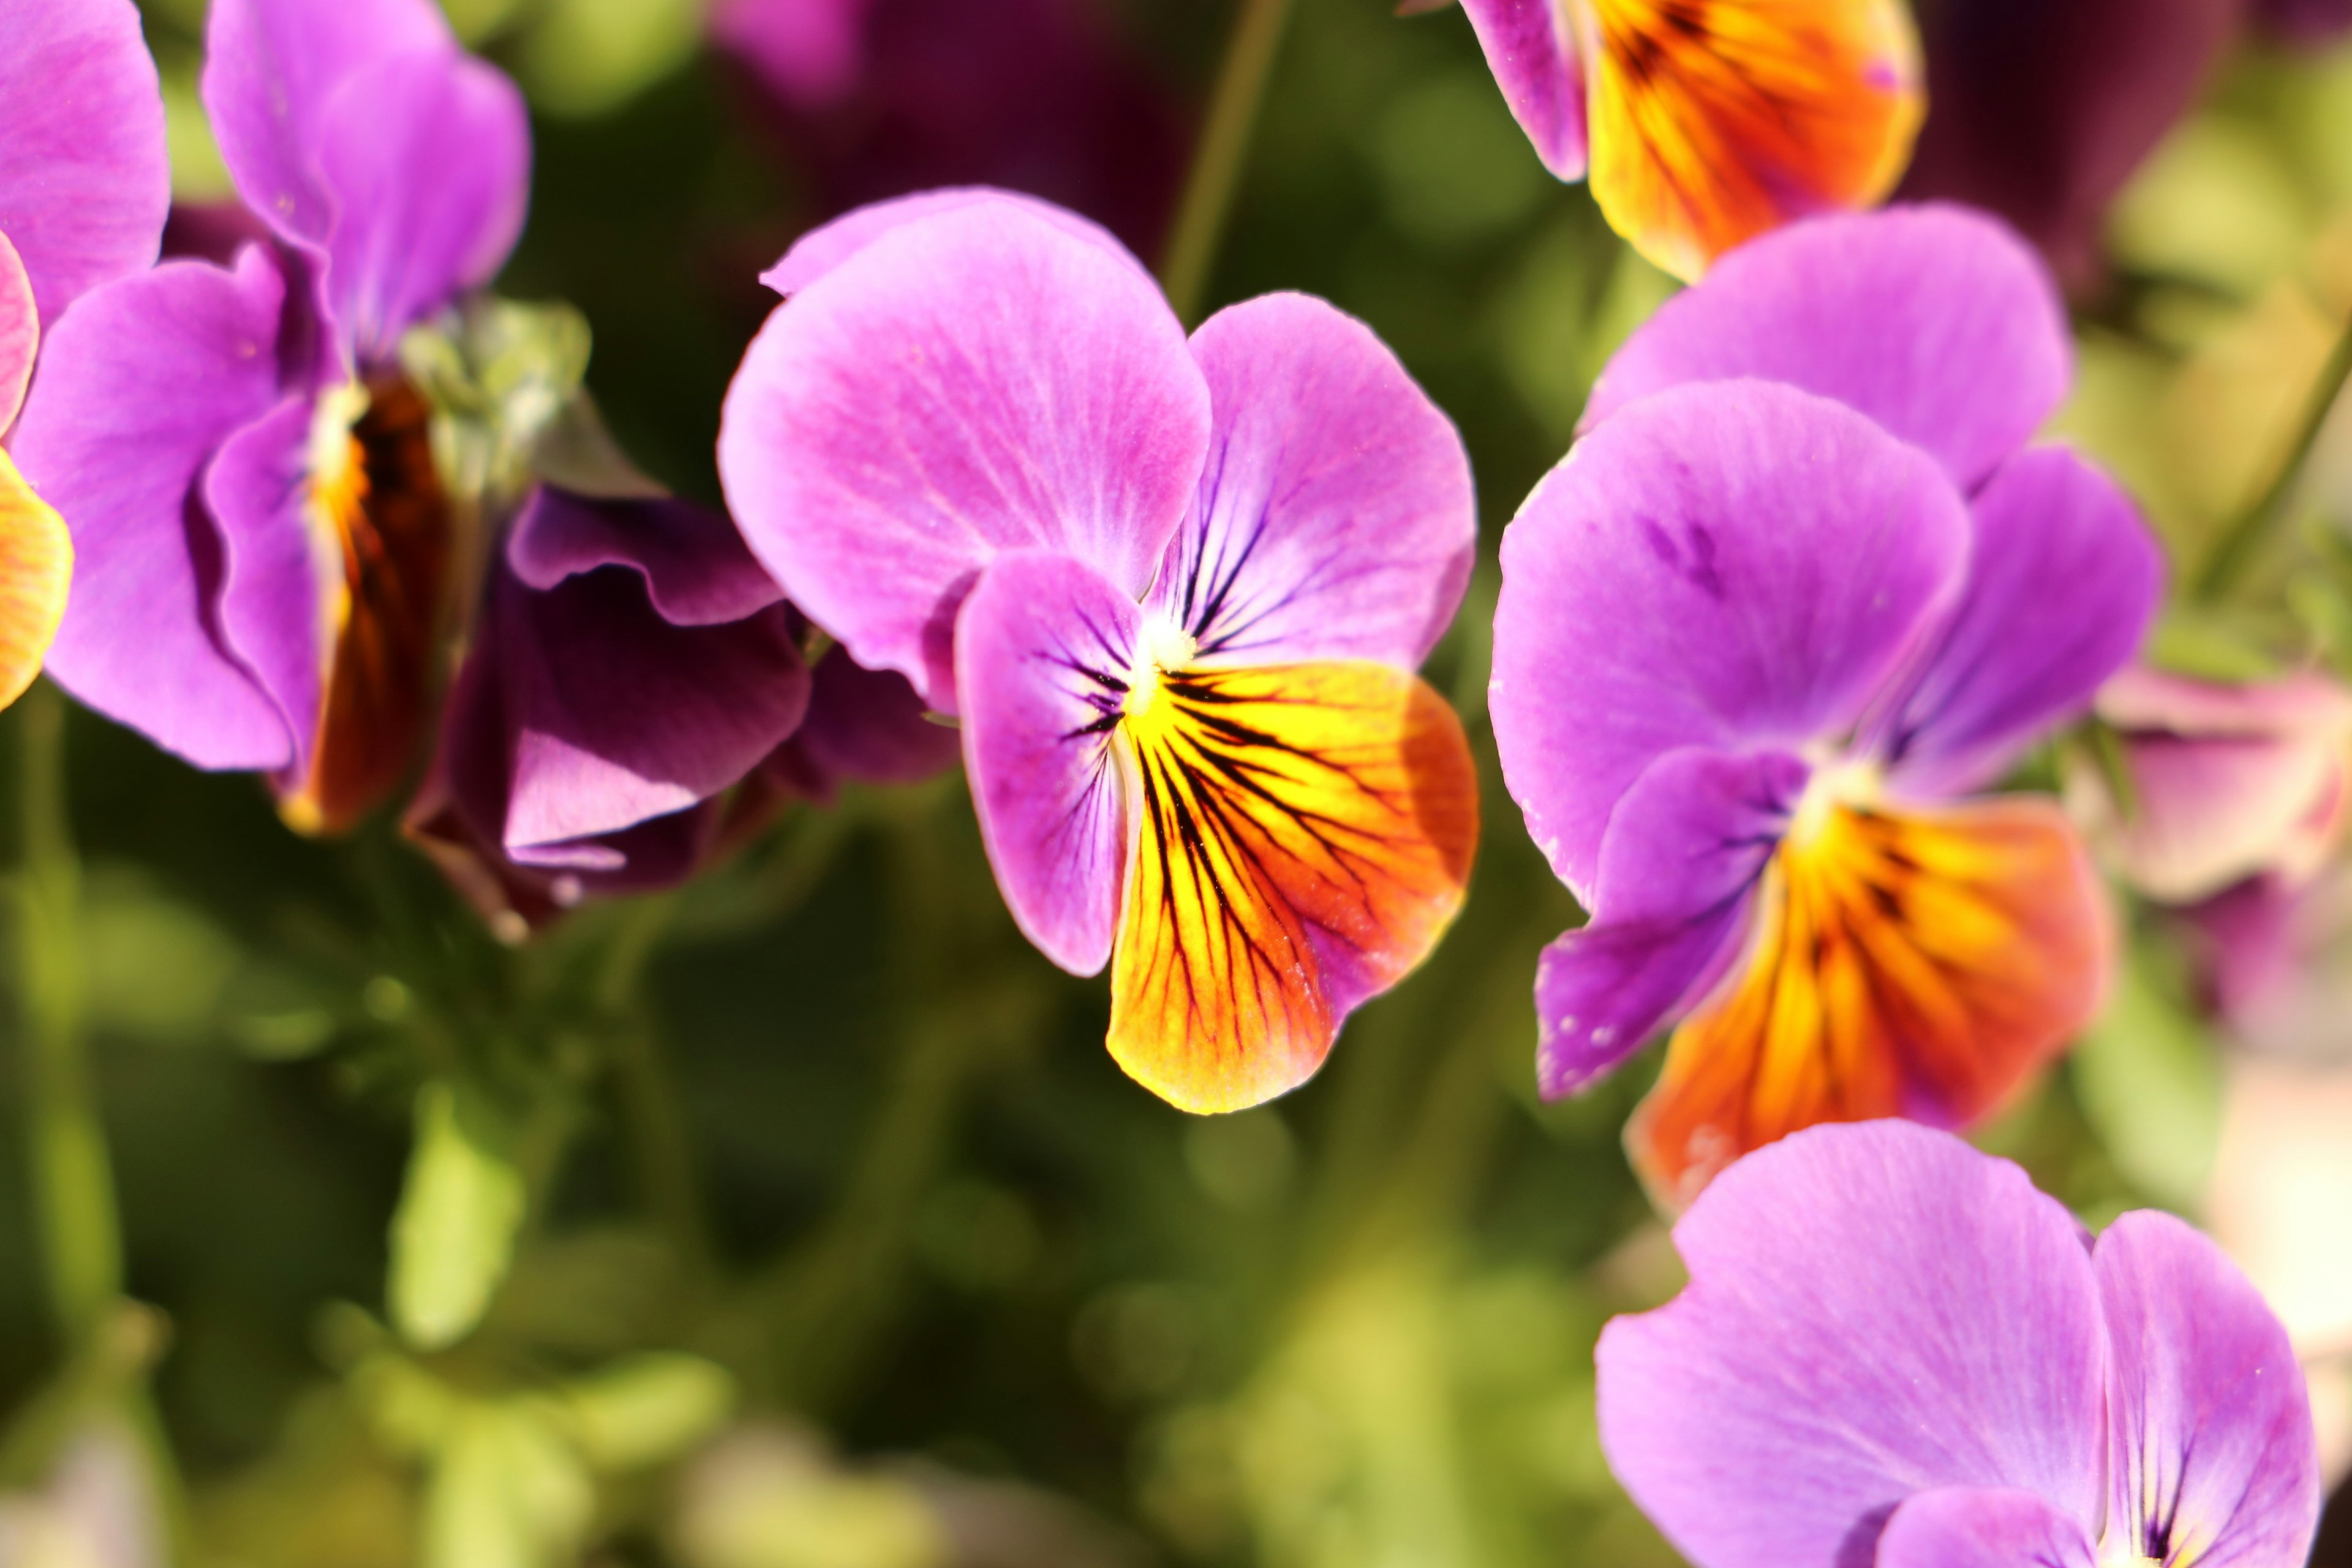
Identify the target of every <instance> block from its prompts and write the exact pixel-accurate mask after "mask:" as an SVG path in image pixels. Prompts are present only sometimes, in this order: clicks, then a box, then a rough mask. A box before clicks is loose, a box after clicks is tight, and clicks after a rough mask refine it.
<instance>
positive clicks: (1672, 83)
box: [1462, 0, 1922, 279]
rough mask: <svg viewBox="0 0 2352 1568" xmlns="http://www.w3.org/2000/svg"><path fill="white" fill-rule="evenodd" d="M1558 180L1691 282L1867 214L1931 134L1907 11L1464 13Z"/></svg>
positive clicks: (1662, 5)
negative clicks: (1586, 193)
mask: <svg viewBox="0 0 2352 1568" xmlns="http://www.w3.org/2000/svg"><path fill="white" fill-rule="evenodd" d="M1462 8H1463V10H1464V11H1465V12H1466V13H1467V14H1468V16H1469V18H1470V25H1471V26H1472V27H1474V28H1475V29H1476V31H1477V34H1478V43H1479V46H1480V47H1482V48H1484V49H1485V50H1486V63H1487V65H1488V66H1489V67H1490V68H1492V69H1493V71H1494V73H1495V80H1496V83H1497V85H1499V86H1500V87H1501V88H1502V89H1503V97H1504V99H1505V100H1506V101H1507V102H1508V103H1509V104H1510V106H1511V113H1512V114H1513V115H1514V116H1516V117H1517V120H1518V122H1519V125H1520V128H1521V129H1522V130H1524V131H1526V132H1527V133H1528V140H1529V141H1531V142H1534V143H1535V148H1536V152H1537V153H1538V156H1540V157H1541V158H1542V159H1543V162H1544V166H1545V167H1546V168H1548V169H1549V170H1550V171H1551V172H1552V173H1553V174H1557V175H1559V177H1560V178H1561V179H1563V180H1580V179H1583V178H1585V177H1586V176H1587V174H1590V176H1591V182H1592V198H1593V200H1594V201H1595V202H1597V203H1599V204H1600V206H1601V214H1602V216H1605V217H1607V218H1608V220H1609V225H1610V226H1611V227H1612V228H1614V229H1615V230H1616V231H1617V232H1618V233H1620V234H1622V235H1623V236H1624V237H1626V238H1627V239H1629V240H1631V241H1632V242H1633V248H1634V249H1636V250H1638V251H1640V252H1641V253H1642V254H1643V256H1646V257H1648V258H1650V259H1651V260H1652V261H1654V262H1655V263H1656V264H1657V265H1658V266H1660V267H1663V268H1665V269H1666V270H1667V271H1669V272H1672V273H1674V274H1675V276H1676V277H1679V278H1683V279H1693V278H1696V277H1697V276H1698V275H1699V274H1700V273H1702V272H1704V271H1705V270H1706V268H1707V265H1708V264H1709V263H1710V262H1711V261H1713V260H1714V259H1715V258H1716V257H1717V256H1719V255H1721V254H1722V253H1723V252H1725V251H1727V250H1729V249H1730V248H1731V247H1734V246H1736V245H1739V244H1741V243H1743V242H1745V241H1747V240H1749V239H1753V238H1755V237H1757V236H1758V235H1760V234H1764V233H1767V232H1769V231H1770V230H1771V229H1773V228H1776V227H1778V226H1780V225H1781V224H1784V223H1787V222H1789V221H1790V219H1792V218H1799V217H1804V216H1810V215H1811V214H1814V213H1819V212H1826V211H1832V210H1835V209H1838V208H1842V207H1860V206H1868V205H1872V204H1873V203H1874V202H1877V201H1878V200H1880V199H1881V198H1882V197H1884V196H1885V195H1886V193H1887V191H1888V190H1889V189H1891V188H1892V187H1893V185H1894V184H1895V178H1896V177H1897V176H1898V175H1900V174H1902V172H1903V165H1904V163H1905V161H1906V159H1907V158H1908V156H1909V154H1910V152H1911V139H1912V136H1913V135H1914V133H1916V132H1917V130H1918V128H1919V116H1920V112H1921V108H1922V105H1921V102H1920V96H1919V44H1918V39H1917V37H1916V36H1915V34H1914V32H1913V29H1912V25H1911V18H1910V15H1909V13H1908V10H1907V8H1906V6H1905V5H1903V4H1902V3H1901V0H1776V3H1775V4H1772V5H1754V4H1745V5H1741V4H1728V3H1727V0H1462Z"/></svg>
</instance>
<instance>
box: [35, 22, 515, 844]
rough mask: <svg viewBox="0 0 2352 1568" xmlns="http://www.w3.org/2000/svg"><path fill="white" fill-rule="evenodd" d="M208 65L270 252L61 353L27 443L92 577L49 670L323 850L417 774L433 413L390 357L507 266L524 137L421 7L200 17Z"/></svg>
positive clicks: (433, 620)
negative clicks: (308, 833)
mask: <svg viewBox="0 0 2352 1568" xmlns="http://www.w3.org/2000/svg"><path fill="white" fill-rule="evenodd" d="M206 45H207V58H206V63H205V75H204V80H203V93H204V99H205V106H206V108H207V110H209V111H210V113H211V116H212V120H213V125H214V130H215V133H216V134H217V136H218V138H219V141H220V145H221V152H222V155H223V157H224V158H225V159H226V163H227V164H228V168H229V173H230V174H231V175H232V176H233V177H234V179H235V181H236V188H237V192H238V195H240V196H241V197H242V198H243V199H244V201H245V203H246V205H247V206H248V207H250V208H251V209H252V211H253V213H254V214H255V216H257V217H259V218H260V219H261V220H262V221H264V222H265V223H267V224H268V226H269V227H270V228H271V230H272V231H273V232H274V234H275V236H276V237H277V240H278V247H277V248H275V249H272V248H269V247H261V246H254V247H247V249H245V250H244V251H243V252H241V253H240V254H239V255H238V257H237V258H236V262H235V264H234V265H233V266H232V267H228V268H220V267H215V266H211V265H208V264H205V263H200V262H193V261H184V262H171V263H167V264H165V265H163V266H161V267H158V268H155V269H154V270H153V271H152V272H147V273H142V274H141V275H139V276H136V277H132V278H128V279H122V280H121V281H118V282H116V283H113V284H111V285H109V286H108V287H106V288H104V289H99V290H98V291H96V292H94V293H92V294H90V295H89V296H88V297H87V298H86V299H85V300H83V301H82V302H81V304H80V305H79V307H77V308H76V310H74V311H72V312H71V313H70V314H69V315H68V317H67V318H66V319H65V320H63V321H60V322H59V323H58V329H57V331H56V332H55V333H54V334H53V336H52V339H51V342H50V344H49V350H48V353H47V355H46V356H45V361H44V366H43V373H42V384H41V393H40V395H39V396H38V397H37V398H36V399H35V400H34V402H33V405H31V407H29V408H28V409H27V411H26V418H25V421H24V423H23V425H22V426H21V428H20V429H19V432H18V436H17V441H16V451H17V455H18V458H19V460H20V461H21V462H22V464H23V465H24V468H25V470H26V474H27V476H28V477H30V478H31V479H33V481H34V483H35V484H36V485H37V487H39V488H40V489H42V490H43V491H44V493H46V494H47V495H49V496H50V497H51V498H52V499H53V500H54V501H55V503H56V505H57V506H58V510H60V511H61V512H63V513H64V514H65V516H66V517H67V519H68V522H69V523H70V525H71V526H72V529H73V534H74V543H75V547H76V550H77V552H78V554H79V568H78V574H77V578H76V583H75V591H74V596H73V601H72V604H71V605H70V607H69V608H68V612H67V616H66V619H65V625H64V626H63V628H62V629H61V631H60V632H59V634H58V642H57V646H56V648H55V650H54V652H53V654H52V656H51V666H52V668H53V669H54V670H55V672H56V674H57V677H58V680H59V681H60V682H61V683H63V684H64V685H65V686H66V688H67V689H68V690H70V691H72V692H73V693H74V694H75V695H76V696H77V697H79V698H80V699H81V700H84V701H85V702H87V703H89V705H90V706H91V707H94V708H96V709H98V710H100V711H101V712H104V713H107V714H109V715H110V716H112V717H114V718H116V719H119V720H121V721H123V722H125V723H128V724H130V725H131V726H133V727H134V728H137V729H139V730H142V731H145V732H146V733H147V734H148V735H149V736H151V737H152V738H153V739H154V740H155V741H156V742H158V743H160V744H162V745H163V746H165V747H167V748H168V749H170V750H172V751H173V752H178V753H180V754H181V755H183V756H184V757H186V758H187V759H188V760H189V761H191V762H194V763H197V764H198V765H199V766H203V767H208V768H239V769H244V768H252V769H262V770H267V771H268V773H269V774H270V777H271V782H272V784H273V785H274V787H275V788H276V789H277V791H278V795H279V797H280V801H281V804H282V807H283V810H284V812H285V815H286V816H287V817H288V819H289V821H291V822H293V823H295V824H296V825H298V826H303V827H306V828H322V829H333V828H338V827H341V826H346V825H348V824H349V823H351V822H352V820H354V819H355V818H356V817H357V816H359V815H360V814H362V812H364V811H365V810H366V809H367V808H368V807H369V806H370V805H373V804H374V803H375V802H376V801H378V800H380V799H381V798H382V797H383V795H384V794H385V793H386V792H387V791H388V790H389V789H391V788H392V786H393V785H394V784H395V783H396V782H397V781H398V779H399V778H400V776H401V775H402V773H404V770H405V769H406V767H407V766H408V763H409V761H410V759H411V756H412V755H413V752H414V751H415V743H416V741H417V739H418V737H419V735H420V734H421V731H422V726H423V725H424V723H425V717H426V714H425V701H426V695H427V691H428V689H429V685H430V678H431V670H430V654H431V649H432V647H433V644H434V641H435V637H436V631H437V628H438V626H439V625H440V619H441V616H442V615H443V612H444V609H445V603H444V601H445V598H446V595H447V592H448V583H447V578H448V576H449V566H450V559H451V551H452V540H451V509H450V504H449V500H448V498H447V497H446V495H445V494H444V492H443V489H442V487H441V483H440V481H439V479H438V478H437V477H436V472H435V468H434V462H433V455H432V450H431V447H430V443H429V441H428V437H427V429H428V415H429V410H428V409H427V407H426V405H425V402H424V399H423V398H422V397H421V396H420V395H418V394H417V392H416V391H415V389H414V388H413V387H412V386H410V385H409V384H407V382H406V381H405V380H404V378H403V376H402V375H401V373H400V368H399V364H398V362H397V360H396V358H395V353H394V351H395V349H396V347H397V345H398V343H399V341H400V338H401V335H402V333H403V332H404V331H406V330H407V329H408V328H409V327H410V326H412V325H414V324H415V323H416V322H418V321H423V320H425V318H427V317H429V316H431V315H433V314H434V313H435V312H436V311H438V310H441V309H442V307H444V306H445V305H446V304H447V303H448V302H449V301H450V300H452V299H454V298H455V297H456V296H457V295H458V294H460V293H462V292H463V291H465V290H467V289H472V288H474V287H476V286H478V285H479V284H482V283H484V282H487V281H488V279H489V278H490V277H491V275H492V274H494V273H495V272H496V271H497V270H498V268H499V265H500V263H501V262H502V261H503V260H504V259H505V257H506V254H507V252H508V250H509V248H510V247H511V246H512V245H513V242H514V239H515V237H516V234H517V232H518V231H519V229H520V226H521V223H522V216H523V205H524V199H525V195H526V185H527V180H528V174H529V163H530V137H529V126H528V123H527V121H526V118H525V114H524V110H523V106H522V101H521V99H520V96H519V95H518V94H517V93H516V91H515V89H514V88H513V86H512V84H510V83H509V81H508V80H507V79H506V78H504V77H503V76H501V75H500V74H499V73H498V72H497V71H496V70H493V69H492V68H489V67H488V66H487V65H484V64H482V63H480V62H479V61H477V60H474V59H472V58H469V57H467V55H466V54H465V53H464V52H463V51H462V50H461V49H460V48H459V47H457V42H456V41H455V39H454V38H453V37H452V36H451V35H450V33H449V30H448V27H447V25H446V23H445V22H444V21H443V20H442V18H441V15H440V12H439V10H438V9H437V8H436V6H435V5H432V4H431V3H430V0H336V3H335V4H333V5H320V4H317V3H316V0H215V4H214V5H213V7H212V10H211V14H210V17H209V19H208V23H207V32H206ZM131 628H135V635H129V634H130V633H131Z"/></svg>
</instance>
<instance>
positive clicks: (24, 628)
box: [0, 450, 73, 708]
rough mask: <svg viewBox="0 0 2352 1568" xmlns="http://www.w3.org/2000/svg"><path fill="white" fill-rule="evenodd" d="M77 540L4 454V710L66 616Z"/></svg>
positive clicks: (0, 523) (0, 674) (0, 517)
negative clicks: (74, 548) (67, 597)
mask: <svg viewBox="0 0 2352 1568" xmlns="http://www.w3.org/2000/svg"><path fill="white" fill-rule="evenodd" d="M72 580H73V539H72V537H71V536H70V535H69V534H68V533H67V531H66V525H65V520H64V519H62V518H60V517H58V514H57V513H56V511H54V510H51V509H50V507H49V505H48V503H47V502H46V501H44V500H42V499H41V498H40V497H39V496H37V495H35V494H34V493H33V488H32V487H31V486H30V485H28V484H26V482H25V480H24V478H23V476H22V475H20V474H18V473H17V472H16V464H14V463H12V462H10V461H9V460H8V454H7V453H6V452H5V450H0V708H5V707H6V706H7V705H8V704H9V703H11V702H14V701H16V699H17V698H19V697H21V696H23V695H24V694H25V689H26V687H28V686H30V685H32V684H33V679H34V678H35V677H36V676H37V675H39V674H40V673H41V658H42V656H43V655H45V654H47V652H48V650H49V644H50V642H51V641H52V640H54V639H55V638H56V637H57V635H58V622H60V621H61V620H63V619H64V618H65V613H66V595H67V590H68V587H69V585H70V584H71V583H72Z"/></svg>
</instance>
